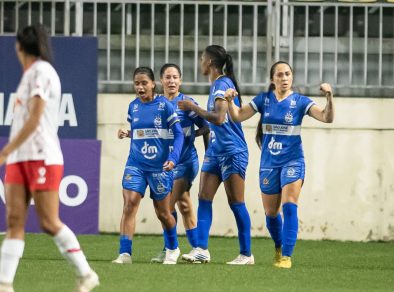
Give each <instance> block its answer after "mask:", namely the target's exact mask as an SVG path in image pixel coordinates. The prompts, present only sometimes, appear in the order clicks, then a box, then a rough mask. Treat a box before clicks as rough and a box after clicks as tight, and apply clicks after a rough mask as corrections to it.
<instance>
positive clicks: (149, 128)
mask: <svg viewBox="0 0 394 292" xmlns="http://www.w3.org/2000/svg"><path fill="white" fill-rule="evenodd" d="M133 78H134V89H135V92H136V94H137V98H136V99H135V100H134V101H132V102H131V103H130V105H129V110H128V116H127V121H128V122H129V123H130V131H129V130H123V129H120V130H119V131H118V138H119V139H123V138H126V137H129V138H131V145H130V154H129V157H128V159H127V163H126V167H125V170H124V175H123V181H122V185H123V200H124V204H123V214H122V220H121V222H120V248H119V256H118V258H117V259H116V260H114V261H113V263H117V264H126V263H131V254H132V238H133V235H134V231H135V224H136V222H135V217H136V214H137V210H138V207H139V205H140V202H141V199H142V198H143V196H144V194H145V190H146V187H147V186H148V185H149V187H150V196H151V198H152V200H153V206H154V207H155V211H156V215H157V218H158V219H159V220H160V221H161V223H162V226H163V229H164V234H165V238H166V239H167V244H166V256H165V259H164V261H163V264H176V262H177V259H178V257H179V254H180V251H179V248H178V239H177V235H176V222H175V218H174V217H173V216H172V214H171V210H170V196H169V194H170V192H171V190H172V185H173V172H172V169H173V168H174V167H175V165H176V164H177V163H178V160H179V156H180V154H181V150H182V145H183V133H182V128H181V125H180V123H179V118H178V116H177V114H176V112H175V109H174V107H173V106H172V104H171V103H170V102H169V101H168V100H167V99H166V98H165V97H164V96H157V97H155V94H154V93H155V86H156V85H155V77H154V75H153V72H152V69H150V68H147V67H139V68H137V69H136V70H135V71H134V77H133ZM171 131H172V132H171ZM170 146H173V147H172V148H173V150H172V152H170Z"/></svg>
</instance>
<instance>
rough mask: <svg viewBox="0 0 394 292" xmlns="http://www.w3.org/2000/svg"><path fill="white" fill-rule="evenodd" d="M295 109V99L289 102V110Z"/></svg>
mask: <svg viewBox="0 0 394 292" xmlns="http://www.w3.org/2000/svg"><path fill="white" fill-rule="evenodd" d="M296 107H297V101H296V100H295V99H292V100H291V101H290V108H296Z"/></svg>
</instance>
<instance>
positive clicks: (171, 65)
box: [160, 63, 182, 78]
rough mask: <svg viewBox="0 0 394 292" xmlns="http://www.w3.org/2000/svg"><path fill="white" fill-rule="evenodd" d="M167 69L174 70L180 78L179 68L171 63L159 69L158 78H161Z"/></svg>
mask: <svg viewBox="0 0 394 292" xmlns="http://www.w3.org/2000/svg"><path fill="white" fill-rule="evenodd" d="M168 68H175V69H176V70H177V71H178V74H179V77H182V73H181V68H179V66H178V65H176V64H173V63H167V64H164V65H163V66H162V67H161V68H160V78H163V75H164V72H166V70H167V69H168Z"/></svg>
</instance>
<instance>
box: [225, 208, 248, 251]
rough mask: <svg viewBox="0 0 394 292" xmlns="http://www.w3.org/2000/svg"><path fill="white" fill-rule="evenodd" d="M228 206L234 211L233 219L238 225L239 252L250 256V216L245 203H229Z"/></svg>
mask: <svg viewBox="0 0 394 292" xmlns="http://www.w3.org/2000/svg"><path fill="white" fill-rule="evenodd" d="M230 208H231V210H232V211H233V213H234V217H235V221H236V222H237V227H238V240H239V246H240V254H242V255H245V256H250V255H251V251H250V241H251V239H250V228H251V224H250V217H249V213H248V210H247V209H246V205H245V203H233V204H230Z"/></svg>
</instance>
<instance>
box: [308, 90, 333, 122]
mask: <svg viewBox="0 0 394 292" xmlns="http://www.w3.org/2000/svg"><path fill="white" fill-rule="evenodd" d="M320 92H321V93H322V94H323V95H324V96H325V97H326V99H327V103H326V106H325V107H324V108H321V107H319V106H317V105H312V106H311V108H310V109H309V112H308V114H309V115H310V116H311V117H312V118H314V119H316V120H318V121H321V122H324V123H332V122H333V121H334V102H333V99H334V96H333V94H332V89H331V85H330V84H328V83H323V84H321V85H320Z"/></svg>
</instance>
